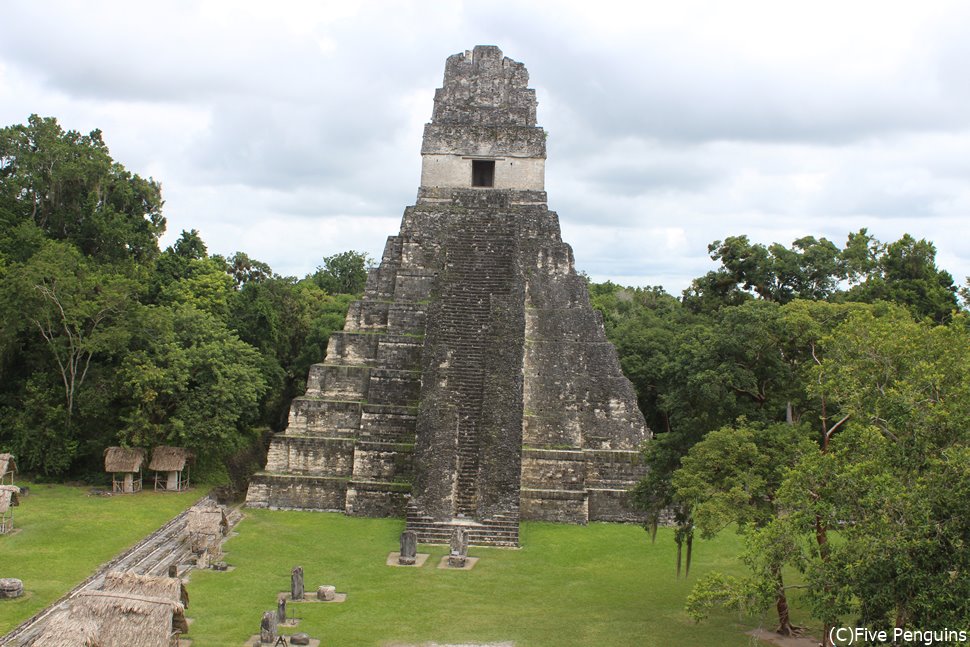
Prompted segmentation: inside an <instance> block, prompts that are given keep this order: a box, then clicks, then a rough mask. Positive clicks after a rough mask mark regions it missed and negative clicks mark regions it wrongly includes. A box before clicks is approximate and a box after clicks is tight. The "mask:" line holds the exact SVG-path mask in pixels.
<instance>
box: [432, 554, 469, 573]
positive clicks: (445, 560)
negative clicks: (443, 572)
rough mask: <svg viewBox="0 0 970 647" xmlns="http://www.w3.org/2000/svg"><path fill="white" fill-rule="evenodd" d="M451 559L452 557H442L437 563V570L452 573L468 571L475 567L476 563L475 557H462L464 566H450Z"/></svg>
mask: <svg viewBox="0 0 970 647" xmlns="http://www.w3.org/2000/svg"><path fill="white" fill-rule="evenodd" d="M453 557H454V556H453V555H444V556H443V557H442V558H441V561H440V562H438V568H445V569H448V570H452V571H470V570H472V569H473V568H474V567H475V564H477V563H478V558H477V557H464V558H463V559H464V560H465V565H464V566H452V565H451V561H452V558H453Z"/></svg>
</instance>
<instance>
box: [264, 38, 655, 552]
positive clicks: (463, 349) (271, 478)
mask: <svg viewBox="0 0 970 647" xmlns="http://www.w3.org/2000/svg"><path fill="white" fill-rule="evenodd" d="M528 80H529V75H528V72H527V71H526V69H525V66H524V65H523V64H521V63H517V62H516V61H513V60H511V59H509V58H505V57H504V56H503V55H502V52H501V50H499V49H498V48H497V47H490V46H480V47H476V48H475V49H474V50H473V51H471V52H465V53H464V54H456V55H454V56H451V57H449V58H448V60H447V63H446V65H445V75H444V83H443V87H441V88H439V89H438V90H437V92H436V93H435V98H434V112H433V115H432V119H431V123H429V124H427V125H426V126H425V129H424V140H423V143H422V146H421V160H422V166H421V187H420V188H419V190H418V198H417V203H416V204H415V205H413V206H410V207H407V208H406V209H405V211H404V217H403V220H402V222H401V231H400V233H399V234H398V235H397V236H391V237H390V238H388V240H387V244H386V246H385V248H384V253H383V256H382V258H381V263H380V266H379V267H377V268H376V269H372V270H371V271H370V274H369V276H368V280H367V288H366V291H365V293H364V297H363V299H362V300H361V301H358V302H356V303H355V304H354V305H353V306H352V307H351V308H350V311H349V312H348V314H347V320H346V324H345V326H344V330H343V332H340V333H336V334H334V335H333V336H332V337H331V338H330V343H329V346H328V349H327V357H326V360H325V361H324V362H323V363H322V364H316V365H314V366H313V367H312V368H311V370H310V375H309V377H308V379H307V391H306V394H305V395H304V396H302V397H299V398H297V399H296V400H294V402H293V404H292V407H291V409H290V418H289V426H288V427H287V429H286V430H285V431H284V432H282V433H280V434H277V435H276V436H275V437H274V438H273V441H272V444H271V447H270V449H269V454H268V457H267V462H266V469H265V470H264V471H262V472H260V473H258V474H257V475H256V476H254V478H253V480H252V482H251V485H250V487H249V492H248V495H247V504H248V505H249V506H252V507H272V508H285V509H308V510H341V511H345V512H346V513H347V514H353V515H364V516H403V515H406V516H407V524H408V528H409V529H412V530H415V531H417V533H418V538H419V541H421V542H427V543H446V542H447V541H448V537H449V536H450V534H451V531H452V529H453V528H454V527H455V526H462V527H464V528H465V529H467V530H468V534H469V538H470V541H471V543H473V544H492V545H513V546H514V545H518V528H519V526H518V524H519V519H527V520H528V519H542V520H550V521H562V522H568V523H586V522H587V521H595V520H604V521H624V520H631V519H633V518H634V515H633V513H632V512H631V510H630V509H629V507H628V506H627V494H626V491H627V490H628V488H629V487H630V486H631V485H632V484H633V483H635V482H636V481H637V479H639V478H640V477H641V476H642V475H643V468H642V466H641V465H640V463H639V461H638V448H639V446H640V445H641V444H642V442H643V441H644V440H646V439H648V438H649V437H650V432H649V430H648V429H647V428H646V425H645V424H644V419H643V416H642V414H641V413H640V411H639V410H638V409H637V404H636V395H635V393H634V390H633V387H632V385H631V384H630V382H629V381H628V380H627V379H626V378H625V377H624V376H623V374H622V373H621V372H620V366H619V362H618V360H617V355H616V351H615V349H614V348H613V346H612V345H611V344H610V343H609V342H608V341H607V340H606V336H605V334H604V332H603V325H602V321H601V318H600V316H599V314H598V313H597V312H596V311H594V310H593V309H592V308H591V307H590V304H589V295H588V293H587V289H586V284H585V282H584V280H583V278H582V277H580V276H578V275H577V274H576V272H575V270H574V267H573V256H572V250H571V249H570V247H569V246H568V245H567V244H565V243H563V242H562V239H561V237H560V231H559V220H558V217H557V216H556V214H555V212H552V211H550V210H549V208H548V206H547V205H546V193H545V190H544V189H545V178H544V175H545V158H546V136H545V132H544V131H543V130H542V128H540V127H538V126H536V97H535V91H534V90H531V89H529V88H528V87H527V86H528Z"/></svg>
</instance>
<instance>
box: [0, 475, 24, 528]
mask: <svg viewBox="0 0 970 647" xmlns="http://www.w3.org/2000/svg"><path fill="white" fill-rule="evenodd" d="M18 505H20V488H19V487H17V486H16V485H0V535H2V534H4V533H7V532H10V531H11V530H13V508H14V506H18Z"/></svg>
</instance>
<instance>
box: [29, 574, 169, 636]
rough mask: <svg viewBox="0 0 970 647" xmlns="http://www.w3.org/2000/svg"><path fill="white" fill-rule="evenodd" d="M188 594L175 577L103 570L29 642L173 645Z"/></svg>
mask: <svg viewBox="0 0 970 647" xmlns="http://www.w3.org/2000/svg"><path fill="white" fill-rule="evenodd" d="M187 605H188V597H187V596H186V595H185V589H184V587H183V586H182V583H181V581H180V580H178V579H177V578H169V577H154V576H151V575H135V574H134V573H108V575H107V576H106V577H105V581H104V587H103V588H102V589H101V590H100V591H82V592H81V593H80V594H79V595H78V596H77V597H76V598H75V599H74V600H72V601H71V604H70V608H69V609H67V610H63V611H59V612H58V613H57V614H56V615H55V616H53V617H52V618H51V620H50V621H49V622H48V623H47V626H46V627H45V628H44V632H43V633H42V634H41V635H40V636H39V637H38V638H37V640H36V641H35V642H34V644H35V645H44V646H45V647H173V646H175V645H178V637H179V635H180V634H182V633H186V632H187V631H188V623H187V622H186V621H185V607H186V606H187Z"/></svg>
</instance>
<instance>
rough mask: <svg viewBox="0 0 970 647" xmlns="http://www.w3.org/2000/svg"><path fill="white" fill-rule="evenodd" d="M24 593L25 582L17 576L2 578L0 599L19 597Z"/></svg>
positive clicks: (0, 579)
mask: <svg viewBox="0 0 970 647" xmlns="http://www.w3.org/2000/svg"><path fill="white" fill-rule="evenodd" d="M23 594H24V583H23V582H22V581H21V580H18V579H17V578H15V577H4V578H0V599H10V598H19V597H20V596H21V595H23Z"/></svg>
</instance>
